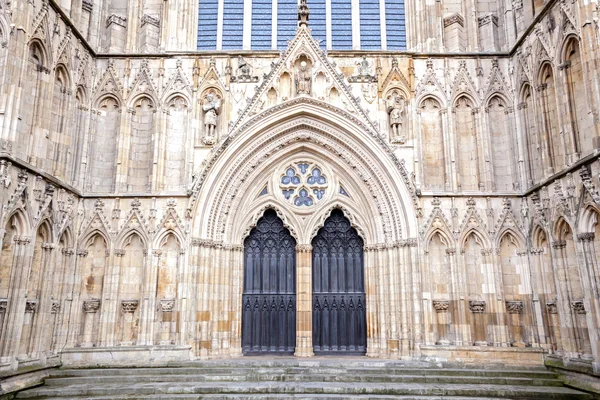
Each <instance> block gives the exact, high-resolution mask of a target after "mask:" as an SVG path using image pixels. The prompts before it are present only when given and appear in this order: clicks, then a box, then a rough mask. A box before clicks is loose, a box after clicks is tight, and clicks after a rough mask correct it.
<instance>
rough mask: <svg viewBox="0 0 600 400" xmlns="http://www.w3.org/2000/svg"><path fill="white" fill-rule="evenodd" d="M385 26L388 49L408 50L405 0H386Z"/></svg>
mask: <svg viewBox="0 0 600 400" xmlns="http://www.w3.org/2000/svg"><path fill="white" fill-rule="evenodd" d="M385 26H386V35H387V48H388V50H406V22H405V13H404V0H386V1H385Z"/></svg>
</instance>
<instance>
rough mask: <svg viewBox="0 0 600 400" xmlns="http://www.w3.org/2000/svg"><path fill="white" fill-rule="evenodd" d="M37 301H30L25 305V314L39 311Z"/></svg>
mask: <svg viewBox="0 0 600 400" xmlns="http://www.w3.org/2000/svg"><path fill="white" fill-rule="evenodd" d="M37 305H38V303H37V300H29V301H27V302H26V303H25V312H26V313H34V312H36V311H37Z"/></svg>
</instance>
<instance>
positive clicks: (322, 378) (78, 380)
mask: <svg viewBox="0 0 600 400" xmlns="http://www.w3.org/2000/svg"><path fill="white" fill-rule="evenodd" d="M115 379H116V376H102V375H100V376H98V375H90V376H79V377H56V378H50V379H46V381H45V384H46V385H47V386H68V385H79V384H88V385H93V384H96V385H97V384H103V383H108V384H110V383H114V382H115ZM118 381H119V382H120V383H123V384H124V383H126V382H128V383H136V382H138V383H144V382H171V383H173V384H176V383H179V382H227V381H229V382H265V381H273V382H382V383H400V382H404V383H457V384H458V383H460V384H465V385H477V384H494V385H522V386H562V383H561V382H560V381H558V380H556V379H543V378H527V377H486V376H445V375H391V374H387V373H386V371H380V374H377V375H376V374H365V375H358V374H341V375H336V374H331V375H329V374H312V373H311V374H272V373H270V372H266V373H260V372H251V373H248V374H236V375H230V374H227V375H216V374H214V375H212V374H197V375H191V374H187V375H172V374H160V373H155V374H151V375H150V374H148V375H123V376H120V377H119V378H118Z"/></svg>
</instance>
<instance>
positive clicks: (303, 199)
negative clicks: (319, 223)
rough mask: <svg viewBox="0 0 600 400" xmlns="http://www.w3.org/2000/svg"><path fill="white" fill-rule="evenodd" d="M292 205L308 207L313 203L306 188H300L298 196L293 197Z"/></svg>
mask: <svg viewBox="0 0 600 400" xmlns="http://www.w3.org/2000/svg"><path fill="white" fill-rule="evenodd" d="M294 205H296V206H297V207H302V206H307V207H308V206H312V205H313V199H312V198H311V197H310V196H309V195H308V190H306V189H304V188H302V189H300V191H299V192H298V197H296V198H295V199H294Z"/></svg>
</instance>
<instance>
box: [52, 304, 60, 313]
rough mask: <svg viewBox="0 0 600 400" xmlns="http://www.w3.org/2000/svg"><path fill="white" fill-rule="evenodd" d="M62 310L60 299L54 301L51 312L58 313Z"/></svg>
mask: <svg viewBox="0 0 600 400" xmlns="http://www.w3.org/2000/svg"><path fill="white" fill-rule="evenodd" d="M59 311H60V301H53V302H52V306H51V307H50V313H52V314H58V312H59Z"/></svg>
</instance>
